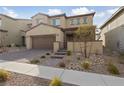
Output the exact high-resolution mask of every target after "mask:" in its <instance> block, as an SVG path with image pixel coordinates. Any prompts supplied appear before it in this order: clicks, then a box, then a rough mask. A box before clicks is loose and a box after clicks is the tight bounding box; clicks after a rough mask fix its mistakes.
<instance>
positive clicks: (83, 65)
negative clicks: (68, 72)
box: [81, 59, 91, 70]
mask: <svg viewBox="0 0 124 93" xmlns="http://www.w3.org/2000/svg"><path fill="white" fill-rule="evenodd" d="M90 65H91V63H90V61H89V60H87V59H86V60H84V62H82V63H81V67H83V68H84V69H86V70H87V69H89V68H90Z"/></svg>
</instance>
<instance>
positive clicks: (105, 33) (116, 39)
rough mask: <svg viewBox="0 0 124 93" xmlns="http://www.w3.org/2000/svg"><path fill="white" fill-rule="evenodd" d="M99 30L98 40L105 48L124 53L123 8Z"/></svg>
mask: <svg viewBox="0 0 124 93" xmlns="http://www.w3.org/2000/svg"><path fill="white" fill-rule="evenodd" d="M100 29H101V35H100V36H101V37H100V40H103V45H104V46H105V47H106V48H109V49H111V50H114V51H116V50H117V51H122V50H123V51H124V7H120V8H119V9H118V10H117V11H116V12H115V13H114V14H113V15H112V16H111V17H110V18H109V19H108V20H107V21H106V22H105V23H104V24H103V25H102V26H101V27H100Z"/></svg>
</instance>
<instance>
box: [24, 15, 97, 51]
mask: <svg viewBox="0 0 124 93" xmlns="http://www.w3.org/2000/svg"><path fill="white" fill-rule="evenodd" d="M94 14H95V13H89V14H83V15H76V16H66V15H65V14H60V15H54V16H49V15H46V14H42V13H38V14H36V15H34V16H33V17H32V28H31V29H29V30H28V31H27V32H26V45H27V48H28V49H32V48H42V49H53V45H54V42H59V43H60V47H61V48H67V42H69V41H73V39H74V35H73V34H74V31H76V30H77V29H78V27H79V26H81V25H89V26H93V17H94ZM92 33H93V34H92V35H93V36H91V38H90V39H91V40H95V30H94V31H92ZM56 47H58V46H56Z"/></svg>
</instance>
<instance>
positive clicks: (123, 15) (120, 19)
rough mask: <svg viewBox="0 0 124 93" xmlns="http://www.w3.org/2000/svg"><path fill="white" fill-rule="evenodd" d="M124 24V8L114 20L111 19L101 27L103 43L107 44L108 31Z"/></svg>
mask: <svg viewBox="0 0 124 93" xmlns="http://www.w3.org/2000/svg"><path fill="white" fill-rule="evenodd" d="M123 24H124V10H123V11H122V12H120V13H119V14H118V15H116V17H115V18H113V19H112V21H110V22H109V23H108V24H107V25H105V26H104V27H103V28H102V29H101V38H100V40H103V45H104V46H106V45H105V35H104V34H105V33H106V32H108V31H111V30H113V29H114V28H117V27H119V26H121V25H123Z"/></svg>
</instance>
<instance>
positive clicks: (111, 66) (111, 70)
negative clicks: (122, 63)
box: [108, 63, 120, 75]
mask: <svg viewBox="0 0 124 93" xmlns="http://www.w3.org/2000/svg"><path fill="white" fill-rule="evenodd" d="M108 71H109V73H111V74H114V75H119V74H120V73H119V70H118V68H117V67H116V66H115V65H114V64H112V63H109V64H108Z"/></svg>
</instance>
